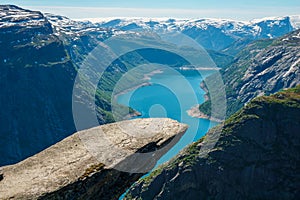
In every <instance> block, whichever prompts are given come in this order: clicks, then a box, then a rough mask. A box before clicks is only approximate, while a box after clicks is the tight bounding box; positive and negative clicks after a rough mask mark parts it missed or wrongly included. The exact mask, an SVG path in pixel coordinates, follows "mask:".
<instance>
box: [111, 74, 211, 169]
mask: <svg viewBox="0 0 300 200" xmlns="http://www.w3.org/2000/svg"><path fill="white" fill-rule="evenodd" d="M213 72H215V71H201V72H200V73H199V72H198V71H196V70H194V71H193V70H190V71H175V70H163V71H162V73H159V74H155V75H153V76H152V77H151V79H150V80H149V82H150V83H151V85H149V86H144V87H140V88H138V89H135V90H133V91H130V92H128V93H126V94H122V95H120V96H118V98H117V102H118V103H119V104H122V105H126V106H129V107H131V108H133V109H135V110H137V111H138V112H140V113H141V114H142V116H140V118H149V117H152V118H153V117H168V118H171V119H174V120H177V121H179V122H182V123H185V124H188V125H189V129H188V130H187V132H186V133H185V134H184V135H183V136H182V138H181V140H180V141H179V142H178V143H177V144H176V145H175V146H174V147H173V148H172V149H171V150H170V151H169V152H168V153H167V154H165V155H164V156H163V157H162V158H161V159H160V160H159V161H158V163H157V166H158V165H160V164H162V163H164V162H166V161H168V160H170V159H171V158H172V157H174V156H175V155H176V154H178V153H179V151H180V150H182V149H183V148H184V147H186V146H187V145H188V144H190V143H192V142H194V141H197V140H198V139H200V138H201V137H203V136H204V135H205V133H206V132H207V131H208V130H209V129H210V128H211V127H213V126H215V125H217V123H215V122H211V121H209V120H206V119H198V118H193V117H190V116H189V115H188V114H187V112H186V111H187V110H189V109H190V108H191V107H193V106H195V105H196V104H200V103H203V102H204V100H205V99H204V95H205V91H203V90H202V89H201V88H200V83H201V81H202V80H203V79H204V78H205V77H206V76H208V75H210V74H212V73H213Z"/></svg>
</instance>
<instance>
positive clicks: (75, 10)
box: [1, 0, 300, 20]
mask: <svg viewBox="0 0 300 200" xmlns="http://www.w3.org/2000/svg"><path fill="white" fill-rule="evenodd" d="M1 4H15V5H19V6H22V7H25V8H29V9H34V10H41V11H43V12H52V13H55V14H61V15H65V16H68V17H70V18H76V19H79V18H98V17H174V18H205V17H210V18H230V19H239V20H251V19H254V18H261V17H268V16H286V15H300V0H250V1H249V0H239V1H238V0H180V1H179V0H147V1H144V0H72V1H71V0H1Z"/></svg>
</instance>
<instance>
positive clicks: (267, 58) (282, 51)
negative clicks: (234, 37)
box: [200, 30, 300, 117]
mask: <svg viewBox="0 0 300 200" xmlns="http://www.w3.org/2000/svg"><path fill="white" fill-rule="evenodd" d="M299 34H300V30H298V31H294V32H292V33H290V34H288V35H286V36H284V37H282V38H279V39H276V40H261V41H256V42H254V43H252V44H250V45H248V46H247V47H246V48H245V49H244V50H242V51H241V52H240V53H239V55H238V56H237V58H236V60H235V62H234V63H233V64H232V65H230V66H228V67H226V68H224V69H223V70H221V75H222V78H223V80H224V84H225V90H226V94H227V104H228V106H227V107H228V109H227V116H230V115H232V114H233V113H235V112H236V111H238V110H239V109H240V108H242V107H243V105H244V104H246V103H248V102H249V101H250V100H251V99H253V98H255V97H257V96H262V95H269V94H274V93H275V92H278V91H279V90H281V89H285V88H291V87H295V86H296V85H297V84H300V35H299ZM205 82H206V83H210V85H213V84H214V83H213V82H214V77H213V76H211V77H209V78H207V79H206V80H205ZM218 89H219V88H217V87H216V91H210V92H216V94H218V93H217V90H218ZM209 104H210V102H209V101H208V102H206V103H204V104H203V105H201V106H200V111H202V112H204V113H205V114H207V115H209V114H210V113H209V110H210V109H209ZM214 117H218V116H214Z"/></svg>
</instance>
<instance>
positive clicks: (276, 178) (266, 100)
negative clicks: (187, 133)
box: [125, 86, 300, 200]
mask: <svg viewBox="0 0 300 200" xmlns="http://www.w3.org/2000/svg"><path fill="white" fill-rule="evenodd" d="M299 114H300V86H298V87H296V88H294V89H290V90H287V91H283V92H279V93H277V94H275V95H272V96H264V97H259V98H256V99H254V100H253V101H251V102H250V103H249V104H248V105H247V106H245V107H244V108H243V109H242V110H241V111H239V112H238V113H236V114H234V115H233V116H232V117H230V118H229V119H228V120H227V121H226V122H225V124H224V127H223V129H220V127H217V128H215V129H212V130H211V131H210V132H209V133H207V135H206V136H205V138H203V139H202V140H200V141H198V142H196V143H194V144H192V145H191V146H189V147H188V148H186V149H185V150H184V151H183V152H182V153H180V154H179V155H178V156H177V157H176V158H175V159H174V160H172V161H170V162H169V163H167V164H165V165H164V166H162V167H160V168H159V169H157V170H155V171H154V172H153V173H151V174H150V176H149V177H147V178H144V179H141V180H139V181H138V182H137V183H136V184H135V185H134V186H133V187H132V188H131V189H130V191H129V193H128V194H127V196H126V198H125V199H149V200H150V199H151V200H153V199H164V200H167V199H298V197H299V194H300V189H299V188H300V187H299V185H300V170H299V166H298V164H299V161H300V151H299V149H300V135H299V130H300V115H299ZM216 140H217V143H216V145H215V146H212V148H207V147H209V146H210V145H212V144H214V142H215V141H216Z"/></svg>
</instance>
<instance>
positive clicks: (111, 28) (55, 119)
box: [0, 5, 300, 199]
mask: <svg viewBox="0 0 300 200" xmlns="http://www.w3.org/2000/svg"><path fill="white" fill-rule="evenodd" d="M298 28H300V17H298V16H287V17H275V18H265V19H257V20H252V21H250V22H243V21H234V20H223V19H193V20H183V19H113V20H105V19H103V20H97V22H95V23H92V22H89V21H78V20H71V19H68V18H67V17H64V16H58V15H54V14H49V13H47V14H43V13H41V12H39V11H31V10H26V9H22V8H20V7H17V6H13V5H3V6H0V87H1V94H0V107H1V114H0V126H1V129H0V138H1V139H0V153H1V157H0V166H3V165H8V164H14V163H17V162H19V161H21V160H23V159H25V158H28V157H30V156H33V155H34V154H37V153H38V152H40V151H43V150H44V149H46V148H48V147H49V146H51V145H54V144H56V143H58V142H59V141H61V140H63V139H64V138H66V137H68V136H70V135H72V134H73V133H75V132H76V131H79V130H76V127H75V124H74V120H73V113H72V106H73V105H72V97H73V96H72V92H73V86H74V82H75V79H76V76H77V74H78V71H79V70H80V67H81V65H82V64H83V63H84V62H85V59H86V58H87V57H88V55H89V54H90V52H91V51H93V50H94V48H95V47H97V46H99V44H100V42H103V41H105V40H107V39H108V38H111V37H112V36H117V35H119V34H123V33H128V32H130V31H133V30H136V29H142V30H155V31H157V32H171V33H172V32H176V31H179V32H180V33H182V34H185V35H187V36H189V37H191V38H192V39H194V40H195V41H196V42H198V43H199V44H200V45H202V46H203V47H204V48H205V49H206V51H207V52H208V54H209V55H210V56H211V58H212V59H213V60H214V62H215V63H216V65H217V66H218V67H219V68H221V69H220V74H221V76H222V78H223V80H224V87H225V88H224V89H225V90H226V94H227V101H228V111H227V118H228V119H227V120H226V121H225V122H224V127H223V129H220V128H219V129H218V127H217V128H215V129H212V130H211V131H210V132H209V133H208V134H207V135H206V136H205V137H204V138H202V139H201V140H199V141H198V142H196V143H194V144H192V145H190V146H189V147H187V148H186V149H185V150H183V152H182V153H180V154H179V155H178V156H177V157H176V158H174V159H173V160H172V161H170V162H169V163H167V164H165V165H164V166H162V167H160V168H159V169H157V170H156V171H154V172H152V173H151V174H150V176H148V177H146V178H144V179H141V180H140V181H139V182H137V183H136V184H135V185H134V186H133V187H132V188H131V189H130V190H129V193H128V194H127V196H126V197H125V198H126V199H139V198H142V199H155V198H156V199H174V198H176V199H186V198H191V199H193V198H196V197H197V198H198V197H203V198H204V199H208V197H211V198H213V199H232V198H235V199H236V198H238V199H245V198H248V199H249V198H250V199H276V198H280V199H296V198H297V196H299V194H300V191H299V185H300V183H299V182H300V181H299V169H298V167H297V163H299V150H298V149H299V137H298V135H297V133H298V132H299V131H298V130H299V128H300V127H299V124H300V120H299V112H300V111H299V104H300V101H299V86H298V87H297V85H298V84H300V71H299V69H300V61H299V60H300V54H299V52H300V51H299V50H300V49H299V46H300V44H299V42H300V31H299V30H298ZM147 36H149V37H150V35H147ZM101 59H102V58H101ZM103 59H105V58H103ZM98 61H99V59H98V60H97V59H93V60H92V62H91V65H90V66H89V67H90V70H91V75H92V77H93V78H94V79H95V80H97V78H98V77H102V81H101V82H99V84H98V86H97V89H96V94H95V100H94V101H95V105H96V106H95V108H93V107H91V106H90V105H89V102H90V101H89V99H88V98H90V97H89V95H88V94H89V93H90V92H91V91H92V90H93V87H92V86H91V84H89V80H86V79H85V78H84V77H80V80H81V81H82V82H86V83H87V84H86V85H85V87H83V88H81V89H82V93H81V94H80V95H78V96H76V97H75V100H76V101H75V102H76V104H78V105H79V106H81V107H82V108H84V109H90V110H95V111H96V115H97V120H98V124H106V123H110V122H114V118H113V115H112V105H111V97H112V93H113V90H114V85H115V84H116V82H117V81H118V80H119V79H120V78H121V77H122V74H124V73H126V72H127V71H129V70H130V69H132V68H134V66H136V65H138V64H142V63H148V62H155V63H162V64H167V65H169V66H171V67H174V68H176V67H180V66H183V65H187V63H186V61H185V60H183V59H182V58H181V57H179V56H177V55H174V54H170V53H168V52H163V51H158V50H155V49H146V50H139V51H134V52H130V53H128V54H127V55H123V56H121V57H120V58H118V59H116V60H114V62H113V63H112V64H111V65H110V66H108V68H107V70H106V71H105V72H104V74H103V76H102V74H101V73H100V72H99V71H98V70H97V68H96V66H97V62H98ZM136 75H137V77H143V75H144V74H142V73H138V74H136ZM140 79H142V78H140ZM209 81H212V83H213V81H214V75H212V76H210V77H207V78H206V79H205V80H204V82H203V83H202V84H201V85H202V87H203V88H205V85H206V83H207V82H209ZM292 87H295V88H294V89H290V90H285V89H287V88H292ZM215 89H216V90H218V89H220V88H215ZM282 90H284V91H282ZM276 92H279V93H276ZM274 93H276V94H275V95H272V94H274ZM207 97H208V101H206V102H205V103H204V104H202V105H200V106H199V109H200V111H201V112H203V113H204V114H207V115H210V116H213V117H216V118H217V117H218V113H211V110H210V101H209V97H210V96H209V92H208V93H207ZM256 97H258V98H256ZM253 99H254V100H253ZM130 114H135V113H134V111H133V110H131V109H130ZM93 126H95V124H88V125H86V126H85V127H84V129H88V128H91V127H93ZM216 136H220V139H219V141H218V142H217V144H216V146H214V147H213V148H212V149H210V150H209V151H206V150H205V148H204V151H203V147H204V146H205V145H206V144H208V145H209V144H212V143H213V142H214V140H215V137H216ZM203 155H205V156H203ZM27 162H28V161H27ZM17 165H18V164H17ZM25 167H26V166H25ZM101 170H102V168H101ZM0 172H1V171H0ZM4 178H5V177H4ZM135 178H136V177H135ZM2 179H3V174H1V173H0V181H1V180H2ZM65 186H66V187H68V185H65ZM122 189H123V190H124V188H122ZM253 191H255V192H253Z"/></svg>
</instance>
